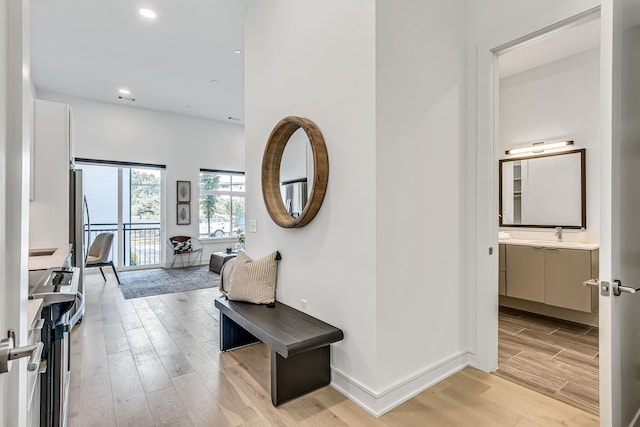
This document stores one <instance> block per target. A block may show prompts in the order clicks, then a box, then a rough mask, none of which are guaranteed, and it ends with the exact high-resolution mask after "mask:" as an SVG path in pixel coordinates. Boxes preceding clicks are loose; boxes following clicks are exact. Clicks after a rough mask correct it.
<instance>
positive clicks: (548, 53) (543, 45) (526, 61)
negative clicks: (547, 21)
mask: <svg viewBox="0 0 640 427" xmlns="http://www.w3.org/2000/svg"><path fill="white" fill-rule="evenodd" d="M598 46H600V19H592V20H589V21H586V22H583V23H580V24H576V25H573V26H571V27H568V28H563V29H561V30H559V31H556V32H553V33H550V34H548V35H545V36H542V37H540V38H537V39H534V40H532V41H530V42H526V43H524V44H523V45H522V46H519V47H516V48H514V49H513V50H509V51H507V52H505V53H504V54H501V55H500V56H499V64H500V77H501V78H502V77H507V76H510V75H513V74H516V73H520V72H522V71H525V70H530V69H532V68H535V67H539V66H541V65H544V64H548V63H551V62H554V61H558V60H560V59H562V58H567V57H569V56H572V55H577V54H578V53H581V52H584V51H587V50H589V49H593V48H595V47H598Z"/></svg>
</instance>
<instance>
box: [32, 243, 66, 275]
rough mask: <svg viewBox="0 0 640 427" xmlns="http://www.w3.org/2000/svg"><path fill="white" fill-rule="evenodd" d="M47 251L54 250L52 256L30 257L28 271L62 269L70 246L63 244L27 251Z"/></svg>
mask: <svg viewBox="0 0 640 427" xmlns="http://www.w3.org/2000/svg"><path fill="white" fill-rule="evenodd" d="M47 249H51V250H55V252H54V253H53V254H52V255H41V256H30V257H29V270H46V269H47V268H55V267H62V266H63V265H64V261H65V260H66V259H67V256H68V255H69V251H71V244H70V243H64V244H62V245H59V246H49V247H48V248H29V251H38V250H42V251H45V250H47Z"/></svg>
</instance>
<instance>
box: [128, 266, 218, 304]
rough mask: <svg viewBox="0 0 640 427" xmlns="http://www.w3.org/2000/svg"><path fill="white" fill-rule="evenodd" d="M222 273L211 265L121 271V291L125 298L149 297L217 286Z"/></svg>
mask: <svg viewBox="0 0 640 427" xmlns="http://www.w3.org/2000/svg"><path fill="white" fill-rule="evenodd" d="M219 280H220V275H218V274H216V273H214V272H212V271H209V267H208V266H206V265H204V266H197V267H188V268H154V269H151V270H136V271H123V272H120V282H121V284H120V291H121V292H122V295H123V296H124V298H125V299H130V298H141V297H149V296H152V295H162V294H171V293H174V292H184V291H192V290H194V289H204V288H212V287H217V286H218V282H219Z"/></svg>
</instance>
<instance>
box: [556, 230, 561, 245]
mask: <svg viewBox="0 0 640 427" xmlns="http://www.w3.org/2000/svg"><path fill="white" fill-rule="evenodd" d="M556 237H557V238H558V242H562V227H556Z"/></svg>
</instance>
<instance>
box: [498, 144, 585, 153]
mask: <svg viewBox="0 0 640 427" xmlns="http://www.w3.org/2000/svg"><path fill="white" fill-rule="evenodd" d="M568 145H573V141H559V142H550V143H548V144H545V142H544V141H540V142H534V143H533V144H531V145H530V146H527V147H520V148H512V149H511V150H507V151H505V152H504V153H505V154H522V153H543V152H544V151H545V150H552V149H554V148H562V147H566V146H568Z"/></svg>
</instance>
